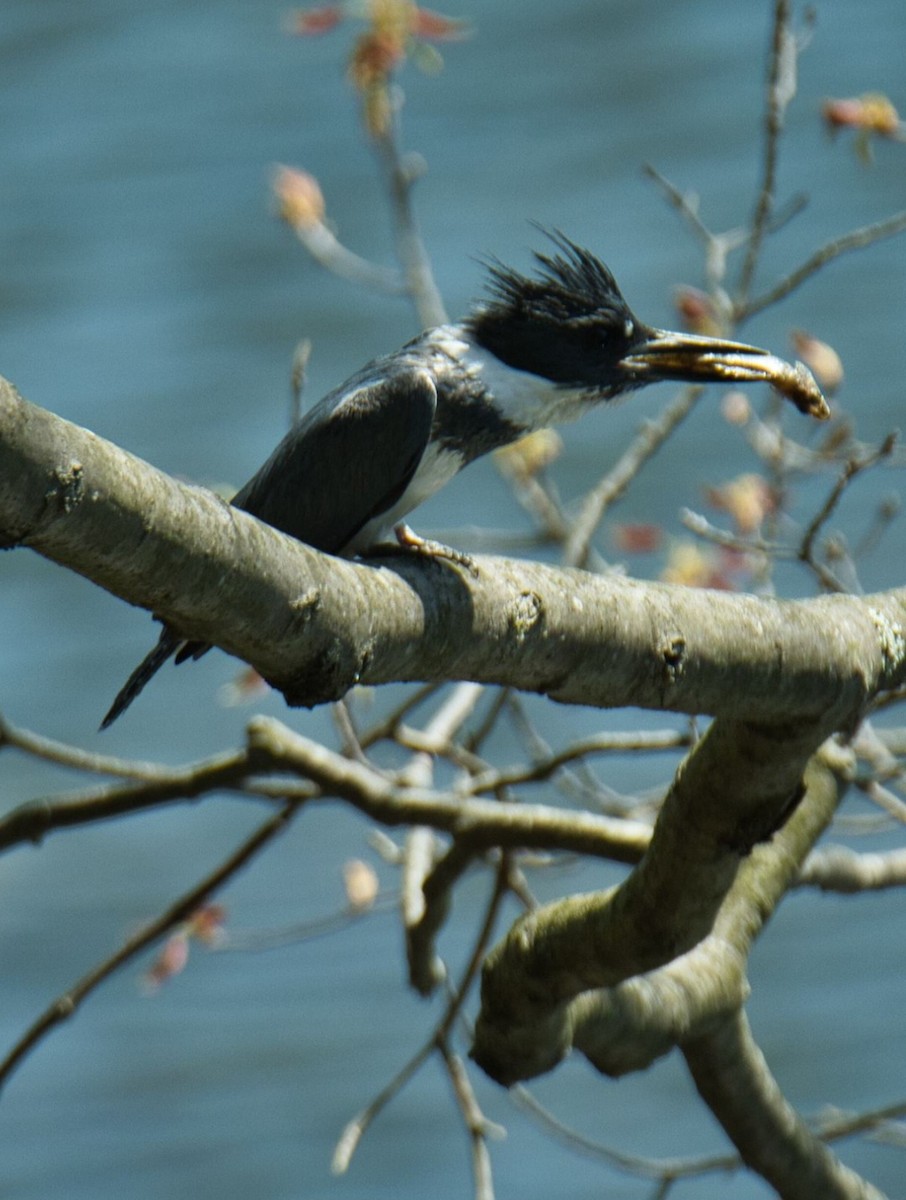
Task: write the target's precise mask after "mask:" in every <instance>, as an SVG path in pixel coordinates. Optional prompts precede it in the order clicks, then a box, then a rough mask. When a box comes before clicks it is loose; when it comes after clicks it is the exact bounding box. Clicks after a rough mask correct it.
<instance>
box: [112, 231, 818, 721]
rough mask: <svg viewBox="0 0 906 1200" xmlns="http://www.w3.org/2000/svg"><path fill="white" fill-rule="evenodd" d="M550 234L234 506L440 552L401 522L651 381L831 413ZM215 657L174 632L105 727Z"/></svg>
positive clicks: (348, 547) (321, 419)
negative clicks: (741, 385) (754, 386)
mask: <svg viewBox="0 0 906 1200" xmlns="http://www.w3.org/2000/svg"><path fill="white" fill-rule="evenodd" d="M549 236H550V238H551V240H552V242H553V243H554V246H555V253H553V254H540V253H536V254H535V259H536V264H537V268H538V269H537V270H536V273H535V274H534V275H532V276H526V275H521V274H519V273H517V272H516V271H513V270H511V269H509V268H508V267H505V266H504V265H503V264H501V263H499V262H497V261H496V260H493V261H492V262H491V263H490V275H491V282H490V289H489V295H488V297H487V299H486V300H485V301H484V302H482V303H480V304H478V305H476V306H475V307H474V308H473V309H472V311H471V312H470V314H469V315H468V316H467V317H466V318H465V319H464V320H463V321H461V322H460V323H458V324H451V325H441V326H439V327H437V328H435V329H429V330H427V331H426V332H424V333H422V334H421V335H420V336H419V337H417V338H415V339H414V340H413V341H411V342H409V343H407V345H405V346H403V347H402V349H401V350H399V351H397V353H396V354H391V355H387V356H385V357H383V358H378V359H375V360H374V361H373V362H371V363H369V364H368V365H367V366H366V367H364V368H363V369H362V370H361V371H359V372H358V373H357V374H356V375H353V376H352V377H351V378H350V379H348V380H347V381H346V382H345V383H344V384H342V385H341V386H340V387H338V388H336V389H335V390H334V391H332V392H330V393H328V395H326V396H325V397H324V398H323V399H322V400H320V401H319V402H318V403H317V404H315V405H314V406H313V407H312V408H311V409H310V410H309V411H308V412H307V413H306V414H305V415H304V416H303V417H302V418H301V420H300V421H299V422H298V423H297V424H296V425H295V427H294V428H293V429H291V430H290V432H289V433H288V434H287V435H286V437H285V438H284V439H283V441H282V442H280V444H279V445H278V446H277V448H276V450H275V451H274V452H273V454H272V455H271V456H270V458H269V459H268V460H267V462H266V463H265V464H264V465H263V466H262V467H261V469H260V470H259V471H258V472H257V474H255V475H254V476H253V477H252V478H251V479H250V480H249V482H248V483H247V484H246V485H245V487H243V488H242V489H240V491H239V492H237V493H236V495H235V496H234V497H233V500H232V503H233V504H234V505H235V506H236V507H237V508H241V509H244V510H245V511H246V512H248V513H251V514H252V515H253V516H255V517H258V518H259V520H262V521H265V522H267V524H269V525H273V526H274V527H275V528H277V529H280V530H282V531H283V532H284V533H288V534H290V535H291V536H292V537H295V538H298V539H299V540H300V541H302V542H305V543H307V544H308V545H309V546H312V547H314V548H315V549H317V550H322V551H325V552H326V553H328V554H336V555H341V556H343V557H353V556H354V555H364V554H367V553H368V552H369V551H371V550H373V549H374V548H375V547H376V546H377V545H378V544H380V543H381V542H382V541H384V540H386V538H387V535H388V534H390V533H391V532H393V531H394V529H396V531H397V534H398V538H399V540H400V542H401V544H403V545H407V544H408V545H412V546H413V548H416V549H422V550H424V549H425V548H427V549H428V552H431V549H432V544H431V543H421V542H420V539H417V538H415V537H414V535H411V533H410V531H408V530H407V529H406V527H405V526H400V525H399V524H398V523H399V522H401V520H402V518H403V517H405V516H406V514H407V513H409V512H411V511H412V509H414V508H416V507H417V506H418V505H419V504H421V503H423V502H424V501H425V500H427V499H428V497H429V496H432V495H433V494H434V493H435V492H436V491H438V490H439V489H440V488H442V487H443V486H444V484H446V483H448V482H449V481H450V480H451V479H452V478H453V476H454V475H455V474H456V473H457V472H458V471H461V470H462V468H463V467H465V466H468V464H469V463H470V462H472V461H473V460H474V459H476V458H479V457H481V455H483V454H487V453H488V452H489V451H491V450H497V449H499V448H500V447H501V446H505V445H507V444H508V443H510V442H514V441H516V440H517V439H518V438H521V437H522V436H523V435H525V434H527V433H530V432H532V431H533V430H536V429H541V428H544V427H547V426H550V425H553V424H557V423H560V422H564V421H571V420H574V419H576V418H577V417H579V416H581V415H582V414H583V413H584V412H586V411H587V410H588V409H590V408H592V407H593V406H594V405H596V404H598V403H599V402H601V401H606V400H612V399H614V398H615V397H617V396H620V395H621V394H623V393H625V392H630V391H633V390H634V389H636V388H640V387H644V386H645V385H646V384H649V383H655V382H657V381H659V380H679V381H687V382H690V383H709V382H719V383H727V382H753V381H758V380H766V381H768V382H770V383H772V384H773V385H774V386H775V387H776V388H777V389H778V390H780V391H781V392H783V393H784V394H785V395H786V396H787V397H788V398H789V399H791V400H792V401H793V403H794V404H795V405H796V406H797V408H799V409H800V410H801V411H802V412H806V413H809V414H810V415H812V416H815V417H819V418H825V417H827V416H828V415H829V414H828V408H827V405H826V403H825V400H824V397H823V396H822V395H821V392H820V390H819V389H818V386H817V384H816V383H815V381H814V379H813V378H812V376H811V375H810V374H809V372H808V371H807V369H806V368H805V367H804V366H802V364H800V363H797V364H796V366H795V367H794V366H791V365H790V364H789V363H786V362H784V361H783V360H781V359H779V358H775V357H774V356H773V355H772V354H769V353H768V352H767V351H764V350H758V349H756V348H755V347H754V346H748V345H745V344H743V343H740V342H731V341H724V340H722V339H719V338H708V337H697V336H694V335H691V334H685V333H670V332H668V331H665V330H661V329H654V328H652V327H651V326H648V325H645V324H643V323H642V322H641V321H639V320H638V319H637V318H636V317H635V316H634V314H633V312H632V310H631V309H630V308H629V305H628V304H627V303H626V301H625V300H624V299H623V296H622V294H621V292H620V289H619V288H618V286H617V283H616V280H615V279H614V277H613V275H612V274H611V273H610V271H609V270H608V268H607V267H606V266H605V265H604V264H603V263H602V262H601V261H600V260H599V259H598V258H596V257H595V256H594V255H593V254H591V253H590V252H589V251H588V250H585V249H583V248H582V247H581V246H578V245H576V244H575V243H574V242H572V241H570V240H569V239H568V238H566V237H565V236H563V235H562V234H560V233H552V234H550V235H549ZM434 549H435V550H436V549H437V548H436V547H435V548H434ZM440 552H441V553H443V548H440ZM448 554H449V555H450V556H452V557H456V556H455V554H453V552H448ZM462 557H463V558H464V557H465V556H462ZM208 649H210V647H209V646H208V645H207V644H204V643H201V642H197V641H195V642H193V641H187V640H186V639H184V638H182V637H181V636H180V635H179V634H178V633H177V632H176V631H175V630H174V629H171V628H170V627H169V626H168V625H164V628H163V631H162V633H161V635H160V640H159V641H158V643H157V645H156V646H155V647H154V649H153V650H152V651H151V652H150V654H148V655H147V657H146V658H145V659H144V660H143V661H142V662H141V664H140V665H139V666H138V667H137V668H136V669H135V671H133V673H132V675H131V676H130V677H129V679H128V680H127V682H126V683H125V685H124V686H123V688H122V690H121V691H120V692H119V694H118V695H117V697H116V699H115V700H114V702H113V704H112V705H111V708H110V711H109V712H108V713H107V715H106V716H105V718H104V720H103V723H102V725H101V728H102V729H105V728H106V727H107V726H108V725H110V724H111V723H112V722H113V721H115V720H116V718H117V717H118V716H119V715H120V714H121V713H122V712H123V710H124V709H126V708H127V707H128V706H129V705H130V704H131V703H132V701H133V700H134V699H135V697H136V696H137V695H138V693H139V692H140V691H141V690H142V688H143V687H144V686H145V684H146V683H147V682H148V680H149V679H150V678H151V677H152V675H154V674H155V672H156V671H157V670H158V669H159V668H160V667H161V666H162V665H163V664H164V663H165V662H166V661H167V659H168V658H170V657H171V656H174V655H175V658H176V662H177V663H180V662H183V661H185V660H186V659H187V658H198V657H200V656H201V655H202V654H204V653H205V652H206V651H207V650H208Z"/></svg>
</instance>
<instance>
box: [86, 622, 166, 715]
mask: <svg viewBox="0 0 906 1200" xmlns="http://www.w3.org/2000/svg"><path fill="white" fill-rule="evenodd" d="M184 640H185V639H184V638H181V637H179V635H178V634H176V633H174V632H173V630H172V629H168V628H167V626H166V625H165V626H164V627H163V629H162V630H161V633H160V638H159V639H158V642H157V645H156V646H155V647H154V649H153V650H152V651H151V653H150V654H146V655H145V657H144V658H143V659H142V661H141V662H140V663H139V664H138V666H137V667H136V668H135V670H134V671H133V672H132V674H131V675H130V676H129V678H128V679H127V680H126V682H125V683H124V684H123V686H122V687H121V688H120V690H119V692H117V696H116V699H115V700H114V701H113V703H112V704H111V705H110V711H109V712H108V713H107V715H106V717H104V719H103V721H101V729H106V728H107V726H108V725H112V724H113V722H114V721H115V720H116V718H117V717H118V716H119V715H120V714H121V713H123V712H125V711H126V709H127V708H128V707H129V705H130V704H131V703H132V701H133V700H134V699H135V697H136V696H137V695H138V694H139V692H140V691H141V690H142V688H143V687H144V686H145V684H146V683H147V682H148V681H149V680H150V679H151V677H152V676H153V675H155V674H157V672H158V671H159V670H160V668H161V667H162V666H163V665H164V663H165V662H166V661H167V659H168V658H171V657H172V656H173V655H174V654H175V653H176V652H177V650H179V648H180V646H182V645H183V643H184Z"/></svg>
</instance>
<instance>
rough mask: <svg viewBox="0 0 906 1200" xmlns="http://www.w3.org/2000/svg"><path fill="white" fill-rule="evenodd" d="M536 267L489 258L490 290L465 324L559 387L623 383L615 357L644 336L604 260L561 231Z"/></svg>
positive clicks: (512, 362)
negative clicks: (527, 270)
mask: <svg viewBox="0 0 906 1200" xmlns="http://www.w3.org/2000/svg"><path fill="white" fill-rule="evenodd" d="M548 236H549V237H550V238H551V240H552V241H553V243H554V245H555V246H556V248H557V250H558V251H559V253H555V254H540V253H536V254H535V261H536V263H537V265H538V269H537V270H536V272H535V274H534V275H521V274H520V273H519V272H517V271H514V270H512V269H511V268H509V267H507V266H504V265H503V264H502V263H500V262H498V261H496V260H495V261H491V262H490V263H489V269H490V276H491V279H490V288H489V291H490V296H489V299H488V300H487V301H486V302H485V303H484V304H483V305H481V306H480V307H479V308H478V309H477V310H476V311H475V312H474V313H473V314H472V316H471V317H470V318H469V320H468V322H467V323H468V326H469V329H470V332H471V333H472V334H473V336H474V337H475V338H476V340H477V341H478V342H480V343H481V344H482V345H483V346H484V347H485V348H486V349H488V350H490V351H491V352H492V353H493V354H494V355H495V356H496V357H497V358H499V359H500V360H501V361H502V362H505V363H506V364H507V366H510V367H513V368H515V369H517V370H522V371H529V372H531V373H532V374H534V375H540V376H543V377H544V378H546V379H550V380H551V381H552V382H554V383H558V384H561V385H563V386H565V387H584V388H588V389H589V390H592V391H600V392H602V393H605V394H609V393H615V392H617V391H622V390H623V387H624V383H625V381H624V378H623V376H622V375H621V373H620V372H619V371H618V370H617V369H616V366H617V363H618V362H619V360H620V359H621V358H622V357H623V356H624V355H625V354H627V353H629V352H630V351H631V349H632V347H633V345H634V344H636V343H637V342H638V341H639V340H640V339H641V338H643V337H644V336H645V332H646V329H645V327H644V326H641V325H640V324H639V322H638V321H636V318H635V317H634V315H633V313H632V311H631V309H630V308H629V305H628V304H627V303H626V301H625V300H624V299H623V295H622V293H621V292H620V289H619V287H618V286H617V282H616V280H615V279H614V277H613V275H612V274H611V273H610V271H609V270H608V268H607V267H606V266H605V265H604V263H602V262H601V261H600V259H598V258H596V257H595V256H594V255H593V254H592V253H590V251H588V250H585V249H583V248H582V247H581V246H578V245H576V243H575V242H572V241H570V239H569V238H567V237H565V236H564V235H563V234H561V233H551V234H549V235H548Z"/></svg>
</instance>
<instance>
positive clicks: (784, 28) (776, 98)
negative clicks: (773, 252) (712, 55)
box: [737, 0, 797, 307]
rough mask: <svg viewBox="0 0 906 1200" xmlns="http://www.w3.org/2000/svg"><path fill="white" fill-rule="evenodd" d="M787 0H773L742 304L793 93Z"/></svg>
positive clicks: (771, 200)
mask: <svg viewBox="0 0 906 1200" xmlns="http://www.w3.org/2000/svg"><path fill="white" fill-rule="evenodd" d="M789 24H790V5H789V0H775V4H774V24H773V31H772V36H771V56H770V65H769V68H768V86H767V97H766V105H765V114H764V157H763V159H762V168H761V187H760V188H759V192H758V200H757V202H756V205H755V214H754V216H753V218H752V231H751V234H750V236H749V245H748V249H747V250H746V256H745V259H744V261H743V265H742V270H741V272H740V276H739V297H740V301H739V302H737V307H738V306H739V303H740V302H744V300H745V298H746V297H747V296H748V294H749V291H750V289H751V286H752V279H753V277H754V275H755V268H756V266H757V264H758V256H759V254H760V253H761V245H762V242H763V241H764V237H765V234H766V233H767V229H768V223H769V221H770V218H771V212H772V210H773V207H774V189H775V186H776V176H777V154H778V149H779V146H780V135H781V133H782V132H783V118H784V113H785V111H786V106H787V105H788V104H789V102H790V100H792V98H793V96H794V95H795V92H796V76H795V71H796V53H797V51H796V45H795V41H794V39H793V37H792V35H791V33H790V28H789Z"/></svg>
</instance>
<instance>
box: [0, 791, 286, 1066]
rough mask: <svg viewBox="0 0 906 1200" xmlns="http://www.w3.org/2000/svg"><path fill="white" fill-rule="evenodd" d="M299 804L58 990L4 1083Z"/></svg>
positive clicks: (13, 1053)
mask: <svg viewBox="0 0 906 1200" xmlns="http://www.w3.org/2000/svg"><path fill="white" fill-rule="evenodd" d="M295 808H296V806H295V805H294V804H287V805H285V806H284V807H283V808H282V809H281V810H280V811H279V812H278V813H276V814H275V815H274V816H272V817H271V818H270V819H269V820H268V821H266V822H265V823H264V824H263V825H261V826H260V827H259V828H258V829H257V830H256V831H255V833H254V834H252V836H251V837H250V838H248V840H247V841H245V842H243V844H242V845H241V846H240V847H239V848H238V849H237V850H236V851H234V853H233V854H231V855H230V857H229V858H228V859H227V860H226V861H225V862H223V863H221V865H220V866H219V867H217V869H216V870H215V871H213V872H211V874H210V875H208V876H206V877H205V878H204V879H203V880H202V881H201V882H200V883H198V884H196V885H195V887H193V888H192V889H191V890H190V891H188V892H186V893H185V894H184V895H183V896H181V897H180V898H179V899H178V900H176V901H175V902H174V903H173V904H171V905H170V907H169V908H168V909H167V910H166V911H165V912H164V913H162V914H161V915H160V916H159V917H157V919H156V920H154V921H152V922H151V923H150V924H149V925H146V926H145V927H144V928H143V929H141V930H139V931H138V933H135V934H133V936H132V937H130V938H129V939H128V940H127V941H126V942H124V943H123V945H122V946H121V947H120V948H119V950H117V951H116V953H115V954H112V955H111V956H110V957H109V958H107V959H105V960H104V961H103V962H101V963H99V964H98V965H97V966H96V967H94V968H93V969H92V970H91V971H89V972H88V974H87V975H83V976H82V978H81V979H80V980H79V981H78V982H77V983H75V984H73V986H72V987H71V988H69V989H68V991H66V992H64V993H63V995H62V996H58V997H57V999H56V1000H55V1001H54V1002H53V1004H51V1005H50V1007H49V1008H47V1009H46V1010H45V1012H43V1013H42V1014H41V1016H40V1017H39V1018H38V1019H37V1021H35V1022H34V1024H33V1025H32V1026H31V1027H30V1028H29V1029H28V1030H27V1031H26V1032H25V1034H23V1036H22V1037H21V1038H20V1039H19V1041H18V1042H16V1044H15V1045H14V1046H13V1048H12V1049H11V1050H10V1052H9V1053H8V1054H7V1056H6V1058H4V1059H3V1061H2V1062H0V1087H2V1086H3V1084H4V1083H5V1082H6V1080H7V1079H8V1078H9V1076H10V1075H11V1074H12V1072H13V1071H14V1070H15V1069H16V1067H17V1066H18V1065H19V1063H20V1062H21V1061H22V1060H23V1058H25V1056H26V1055H27V1054H28V1053H29V1052H30V1051H31V1050H32V1049H34V1047H35V1046H36V1045H38V1043H39V1042H41V1041H42V1040H43V1039H44V1038H45V1037H46V1036H47V1034H48V1033H50V1031H51V1030H52V1029H54V1028H55V1027H56V1026H57V1025H59V1024H61V1023H62V1022H63V1021H67V1020H68V1019H69V1018H70V1017H71V1016H73V1014H74V1013H75V1012H76V1010H77V1009H78V1007H79V1005H80V1004H81V1003H82V1001H83V1000H84V999H85V998H86V996H88V995H90V994H91V992H93V991H94V990H95V989H96V988H97V987H99V986H100V984H102V983H103V982H104V980H105V979H109V977H110V976H111V975H112V974H113V973H114V972H115V971H117V970H118V969H119V968H120V967H122V966H123V965H124V964H125V963H127V962H129V961H130V960H131V959H133V958H135V956H136V955H137V954H140V953H141V951H142V950H145V949H146V948H147V947H148V946H150V945H152V943H154V942H156V941H157V940H158V939H159V938H160V937H162V936H163V935H164V934H165V933H167V932H168V931H169V930H170V929H173V928H174V926H176V925H179V924H180V923H181V922H183V921H185V920H186V919H187V918H188V917H189V916H191V914H192V913H193V912H195V910H196V909H198V908H199V907H200V906H201V905H202V904H203V903H204V902H205V901H206V900H207V899H208V897H209V896H211V895H212V894H213V893H214V892H216V891H217V890H218V889H219V888H221V887H222V886H223V885H224V884H225V883H226V882H227V881H228V880H229V879H231V878H232V877H233V876H234V875H235V874H236V873H237V872H238V871H239V870H240V869H241V868H242V867H244V866H245V865H246V864H247V863H248V862H250V861H251V859H252V858H254V856H255V855H256V854H257V853H258V852H259V851H260V850H263V849H264V847H265V846H266V845H268V844H269V843H270V842H271V841H273V839H274V838H275V837H276V836H277V834H279V833H281V832H282V831H283V830H284V829H285V828H286V826H287V824H288V822H289V820H290V818H291V817H292V815H293V812H294V811H295Z"/></svg>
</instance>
